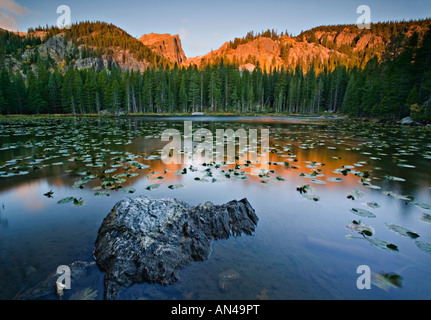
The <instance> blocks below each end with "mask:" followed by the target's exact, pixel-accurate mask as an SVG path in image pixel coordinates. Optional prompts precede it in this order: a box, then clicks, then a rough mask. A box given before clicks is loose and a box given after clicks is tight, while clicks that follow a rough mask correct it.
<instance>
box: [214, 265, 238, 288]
mask: <svg viewBox="0 0 431 320" xmlns="http://www.w3.org/2000/svg"><path fill="white" fill-rule="evenodd" d="M240 278H241V276H240V274H239V273H238V271H236V270H235V269H229V270H226V271H224V272H222V273H220V274H219V275H218V286H219V288H220V289H222V290H224V291H229V290H231V289H232V288H234V287H235V286H236V285H237V283H238V281H239V279H240Z"/></svg>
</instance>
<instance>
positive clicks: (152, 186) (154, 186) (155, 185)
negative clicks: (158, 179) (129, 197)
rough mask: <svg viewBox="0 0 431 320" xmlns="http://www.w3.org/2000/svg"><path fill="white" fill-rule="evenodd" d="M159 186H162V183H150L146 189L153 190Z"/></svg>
mask: <svg viewBox="0 0 431 320" xmlns="http://www.w3.org/2000/svg"><path fill="white" fill-rule="evenodd" d="M158 187H160V184H158V183H155V184H150V185H149V186H147V187H146V188H145V189H147V190H153V189H157V188H158Z"/></svg>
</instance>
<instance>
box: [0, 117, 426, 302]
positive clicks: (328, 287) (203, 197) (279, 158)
mask: <svg viewBox="0 0 431 320" xmlns="http://www.w3.org/2000/svg"><path fill="white" fill-rule="evenodd" d="M185 121H191V122H192V124H193V131H196V130H198V129H199V128H204V129H208V130H209V131H210V132H212V133H213V134H214V137H215V136H216V134H215V133H216V130H218V129H223V130H226V129H232V130H234V131H236V130H238V129H244V130H245V131H246V132H250V131H251V130H257V132H258V137H259V138H260V134H261V133H262V132H263V131H262V130H264V129H267V130H268V132H269V149H268V150H267V152H268V157H269V159H268V160H269V161H268V162H267V163H265V164H266V166H265V168H266V169H262V168H263V167H261V166H262V165H263V164H262V163H250V162H248V163H245V164H238V163H235V161H233V162H230V161H225V162H222V163H215V162H209V163H207V162H202V161H199V157H196V159H197V161H196V162H194V163H193V164H191V165H190V164H185V163H180V164H174V163H172V164H165V162H166V161H165V159H163V158H162V157H161V153H162V150H163V148H164V147H165V146H166V145H167V143H168V142H165V141H162V139H161V135H162V133H163V132H164V131H165V130H167V129H175V130H178V131H179V132H181V133H183V132H184V130H185V128H184V126H185ZM0 123H1V129H0V288H1V289H0V299H3V300H5V299H8V300H9V299H21V298H26V299H59V298H58V297H57V296H56V295H55V292H52V293H51V294H44V295H43V294H41V295H38V296H35V295H28V292H30V291H31V290H32V289H33V288H37V287H38V286H39V284H40V283H41V282H43V281H44V280H45V279H46V278H47V277H48V276H49V275H50V274H52V273H55V272H56V270H57V267H58V266H60V265H70V264H71V263H73V262H75V261H86V262H92V261H94V258H93V249H94V243H95V240H96V237H97V233H98V230H99V227H100V225H101V223H102V220H103V219H104V217H105V216H106V215H107V214H108V213H109V212H110V210H111V209H112V207H113V206H114V205H115V203H117V202H118V201H120V200H121V199H123V198H125V197H132V198H133V197H137V196H140V195H149V196H151V197H154V198H161V197H174V198H178V199H181V200H183V201H185V202H188V203H189V204H192V205H198V204H199V203H202V202H205V201H211V202H213V203H214V204H224V203H226V202H229V201H231V200H234V199H236V200H240V199H242V198H247V199H248V201H249V202H250V204H251V205H252V206H253V208H254V209H255V210H256V214H257V216H258V217H259V222H258V224H257V227H256V231H255V233H254V234H253V235H251V236H248V235H242V236H240V237H231V238H229V239H227V240H217V241H214V242H213V245H212V253H211V256H210V258H209V259H208V260H205V261H199V262H194V263H192V264H190V265H188V266H186V267H185V268H183V269H182V270H181V271H180V272H179V277H180V279H179V280H178V281H177V282H176V283H174V284H172V285H169V286H162V285H158V284H148V283H142V284H136V285H133V286H131V287H130V288H125V289H124V290H123V291H122V292H121V294H120V296H119V298H120V299H128V300H129V299H130V300H135V299H148V300H155V299H157V300H158V299H180V300H181V299H202V300H203V299H209V300H212V299H214V300H219V299H241V300H248V299H250V300H254V299H271V300H278V299H283V300H293V299H331V300H332V299H430V298H431V267H430V266H431V198H430V196H431V170H430V166H431V129H430V127H406V126H398V125H384V124H374V123H368V122H357V121H351V120H345V119H337V118H324V117H262V118H255V117H206V116H194V117H121V118H95V117H88V118H86V117H83V118H72V117H70V118H67V117H66V118H57V117H35V118H31V117H23V118H2V119H0ZM183 138H184V137H183ZM249 142H250V141H249ZM215 144H216V141H215V140H214V147H215ZM237 144H238V141H237ZM214 150H215V149H214ZM242 151H243V152H247V151H249V150H248V149H247V148H246V150H242ZM238 152H239V151H238ZM236 160H238V159H236ZM236 162H238V161H236ZM184 169H186V170H184ZM360 266H362V267H360ZM363 266H366V267H365V268H366V270H368V271H370V277H368V278H366V277H365V276H367V273H366V272H365V273H364V272H362V271H361V270H364V269H363ZM358 267H359V269H358ZM361 268H362V269H361ZM226 272H227V273H229V272H230V273H234V274H235V275H236V278H237V279H236V280H235V283H234V285H226V286H223V285H222V282H223V275H226ZM103 276H104V273H103V272H101V271H100V270H99V269H98V268H97V266H95V265H94V266H92V267H90V268H88V270H87V271H86V273H85V274H84V275H83V276H82V277H80V278H79V279H76V280H74V279H72V282H71V289H70V290H65V294H64V296H63V297H61V298H62V299H64V300H66V299H103V290H104V285H103ZM362 277H363V278H362ZM367 279H368V280H370V281H371V282H370V283H369V286H368V287H369V289H367V288H362V287H361V284H365V283H367V281H368V280H367ZM362 280H363V281H362Z"/></svg>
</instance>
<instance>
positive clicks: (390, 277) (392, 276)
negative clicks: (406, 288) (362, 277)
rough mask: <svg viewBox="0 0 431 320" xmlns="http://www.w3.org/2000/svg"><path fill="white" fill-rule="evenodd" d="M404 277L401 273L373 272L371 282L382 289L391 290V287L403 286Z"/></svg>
mask: <svg viewBox="0 0 431 320" xmlns="http://www.w3.org/2000/svg"><path fill="white" fill-rule="evenodd" d="M403 279H404V278H403V277H402V276H400V275H399V274H396V273H393V272H390V273H384V272H382V273H372V279H371V283H372V284H373V285H375V286H377V287H379V288H380V289H383V290H385V291H389V289H390V288H401V287H402V281H403Z"/></svg>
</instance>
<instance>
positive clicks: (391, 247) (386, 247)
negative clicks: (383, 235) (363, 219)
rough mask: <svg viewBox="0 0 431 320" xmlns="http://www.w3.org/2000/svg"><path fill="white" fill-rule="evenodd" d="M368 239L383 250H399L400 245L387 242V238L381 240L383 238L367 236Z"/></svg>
mask: <svg viewBox="0 0 431 320" xmlns="http://www.w3.org/2000/svg"><path fill="white" fill-rule="evenodd" d="M366 240H367V241H368V242H369V243H370V244H371V245H373V246H375V247H377V248H380V249H382V250H386V251H392V252H393V251H399V250H398V247H397V246H396V245H395V244H393V243H389V242H386V241H385V240H381V239H376V238H372V239H371V238H366Z"/></svg>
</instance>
